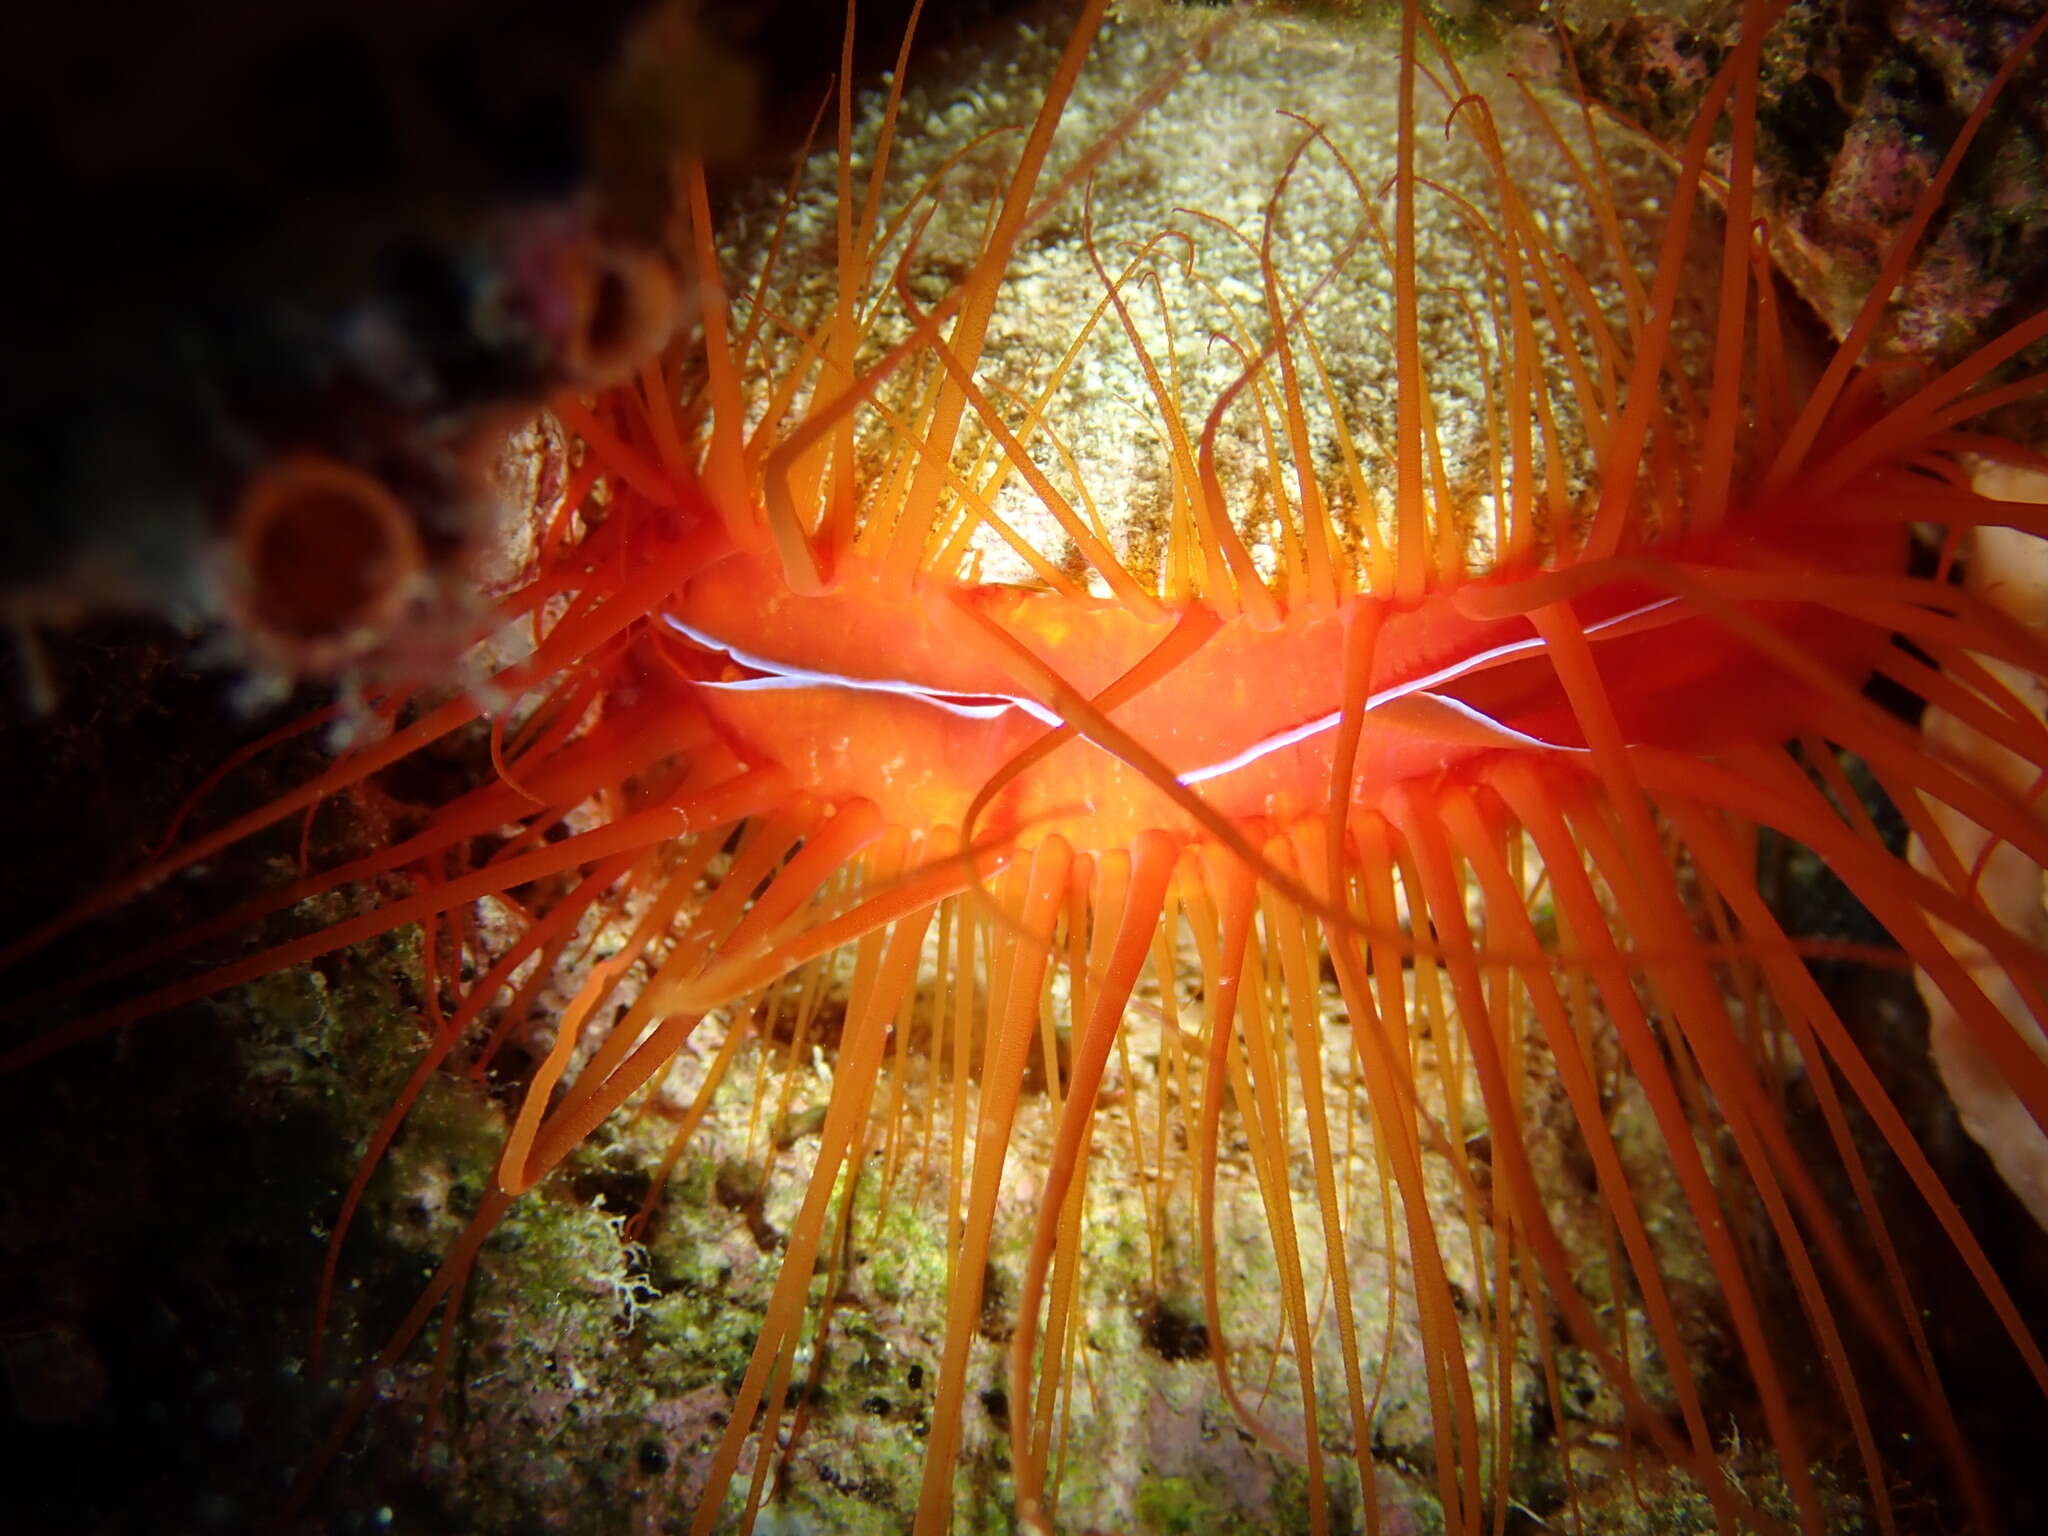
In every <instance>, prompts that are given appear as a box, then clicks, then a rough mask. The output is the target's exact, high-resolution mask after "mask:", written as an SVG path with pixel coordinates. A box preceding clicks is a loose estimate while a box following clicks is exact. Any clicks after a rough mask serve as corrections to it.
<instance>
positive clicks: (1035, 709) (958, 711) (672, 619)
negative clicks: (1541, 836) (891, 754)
mask: <svg viewBox="0 0 2048 1536" xmlns="http://www.w3.org/2000/svg"><path fill="white" fill-rule="evenodd" d="M1678 603H1679V599H1677V598H1675V597H1662V598H1658V599H1657V600H1656V601H1655V602H1652V603H1645V604H1644V605H1643V606H1642V607H1640V608H1633V609H1630V610H1629V611H1628V612H1627V613H1621V614H1616V615H1614V616H1613V617H1612V618H1607V619H1601V620H1599V621H1598V622H1597V623H1593V624H1589V625H1587V626H1586V630H1585V633H1586V636H1587V638H1589V639H1591V638H1592V637H1594V636H1597V635H1602V634H1605V633H1607V632H1608V631H1611V630H1616V629H1620V628H1621V627H1623V626H1624V625H1632V624H1634V623H1635V622H1636V621H1637V620H1640V619H1646V618H1649V617H1651V616H1652V615H1654V614H1657V613H1659V612H1661V611H1663V610H1665V609H1669V608H1674V607H1676V606H1678ZM661 618H662V622H663V623H665V624H666V625H668V627H669V628H670V629H673V630H674V631H675V632H676V633H677V634H679V635H681V636H682V637H683V638H684V639H686V640H688V641H690V642H691V643H692V644H693V645H697V646H701V647H702V648H703V649H705V650H707V651H717V652H719V653H721V654H723V655H725V656H728V657H730V658H731V659H732V661H733V662H735V663H736V664H737V665H739V666H742V667H745V668H746V669H747V670H748V671H750V672H758V673H760V674H761V675H760V676H759V677H745V678H736V679H733V680H731V681H722V682H713V681H705V682H700V683H699V684H698V685H697V686H698V687H700V688H715V689H718V690H720V691H722V692H727V693H770V692H779V691H782V690H787V689H797V688H844V689H848V690H851V691H852V692H855V693H880V694H888V695H890V696H892V697H895V698H902V699H912V700H915V701H916V702H917V703H920V704H928V705H930V706H931V707H932V708H933V709H938V710H943V711H944V712H945V713H947V714H949V715H956V716H959V717H960V718H962V719H966V720H993V719H995V718H997V717H998V716H1000V715H1002V714H1003V713H1004V712H1006V711H1008V710H1012V709H1016V710H1022V711H1023V712H1024V713H1025V714H1027V715H1029V716H1031V717H1032V718H1033V719H1034V720H1039V721H1042V722H1044V723H1045V724H1047V725H1053V726H1057V725H1064V724H1066V722H1065V721H1064V720H1062V719H1061V718H1060V716H1059V715H1058V714H1057V713H1056V712H1054V711H1053V710H1050V709H1047V708H1046V707H1045V706H1044V705H1043V704H1041V703H1039V702H1038V701H1037V700H1036V699H1032V698H1027V697H1025V696H1024V695H1022V694H1013V693H975V694H958V693H945V692H941V691H939V690H937V689H933V688H928V687H926V686H924V685H923V684H920V683H913V682H911V681H909V680H908V679H905V678H892V677H856V676H853V675H851V674H848V673H842V672H820V671H816V670H814V669H812V668H809V667H796V666H791V665H790V664H789V663H788V662H784V661H772V660H770V659H769V658H767V657H765V656H756V655H753V654H752V653H751V652H748V651H743V650H740V649H739V648H738V647H737V646H734V645H733V644H731V643H730V642H729V641H725V640H721V639H719V638H718V637H717V636H716V635H713V634H710V633H709V632H707V631H705V630H701V629H698V628H697V627H696V626H695V625H692V624H686V623H684V622H683V621H682V620H681V619H679V618H677V617H676V616H675V615H674V614H669V613H665V614H663V615H662V616H661ZM1543 648H1544V642H1543V640H1542V639H1541V637H1539V636H1535V635H1531V636H1530V637H1529V638H1527V639H1525V640H1511V641H1509V642H1508V643H1507V644H1505V645H1496V646H1494V647H1492V648H1491V649H1489V650H1484V651H1480V652H1478V653H1477V654H1476V655H1472V656H1466V657H1464V658H1462V659H1460V660H1458V661H1455V662H1452V663H1451V664H1450V665H1448V666H1444V667H1439V668H1438V669H1437V670H1436V671H1434V672H1429V673H1425V674H1424V675H1423V676H1421V677H1415V678H1410V679H1409V680H1408V681H1406V682H1404V683H1397V684H1395V685H1394V686H1393V687H1391V688H1388V689H1385V690H1383V691H1381V692H1379V693H1376V694H1373V695H1372V696H1371V697H1370V698H1368V699H1367V700H1366V701H1365V713H1366V714H1368V715H1369V714H1371V713H1372V712H1373V711H1374V710H1376V709H1380V708H1382V707H1384V706H1385V705H1388V704H1391V703H1393V702H1394V701H1395V700H1397V699H1405V698H1410V697H1414V696H1417V695H1420V696H1421V697H1424V698H1427V699H1430V700H1431V701H1432V702H1434V703H1437V704H1439V705H1442V706H1444V707H1446V708H1448V709H1450V710H1452V711H1453V712H1455V713H1457V714H1461V715H1464V716H1466V717H1467V718H1469V719H1471V720H1473V721H1474V722H1476V723H1478V724H1480V725H1483V726H1485V727H1486V728H1487V729H1488V730H1489V731H1492V732H1494V733H1497V734H1498V735H1500V736H1501V737H1502V738H1503V739H1504V740H1506V741H1513V742H1520V743H1522V744H1524V745H1527V746H1532V747H1543V748H1546V749H1548V750H1550V751H1554V752H1576V751H1582V750H1584V749H1583V748H1578V747H1565V746H1562V745H1560V744H1558V743H1556V742H1551V741H1545V740H1543V739H1542V738H1541V737H1538V736H1531V735H1529V734H1527V733H1526V732H1523V731H1518V730H1515V729H1514V728H1513V727H1512V726H1508V725H1503V724H1502V723H1501V722H1500V721H1498V720H1495V719H1493V718H1492V717H1491V716H1489V715H1487V714H1486V713H1485V712H1484V711H1483V710H1479V709H1475V708H1474V707H1473V706H1472V705H1470V704H1467V703H1466V702H1464V700H1462V699H1455V698H1451V697H1449V696H1448V695H1446V694H1442V693H1438V692H1436V689H1437V688H1438V687H1439V685H1441V684H1443V683H1448V682H1455V681H1457V680H1458V679H1460V678H1466V677H1471V676H1472V675H1474V674H1475V673H1478V672H1483V671H1485V670H1486V669H1487V668H1489V667H1494V666H1498V665H1500V664H1501V663H1503V662H1508V661H1513V660H1516V659H1517V658H1519V657H1523V656H1530V655H1534V654H1535V653H1536V652H1538V651H1541V650H1542V649H1543ZM969 700H975V701H982V700H986V701H987V702H972V703H970V702H969ZM1343 718H1344V711H1343V710H1342V709H1333V710H1331V711H1330V712H1329V713H1328V714H1327V715H1320V716H1318V717H1317V718H1316V719H1313V720H1310V721H1308V722H1307V723H1306V724H1303V725H1295V726H1289V727H1288V728H1287V729H1286V730H1284V731H1277V732H1275V733H1274V734H1273V735H1271V736H1268V737H1266V738H1265V739H1264V740H1262V741H1257V742H1254V743H1252V745H1250V746H1249V747H1246V748H1245V749H1244V750H1243V751H1242V752H1238V753H1236V754H1234V755H1232V756H1230V757H1226V758H1224V759H1223V760H1222V761H1220V762H1214V763H1209V764H1207V765H1205V766H1203V767H1200V768H1192V769H1189V770H1188V771H1187V772H1186V773H1183V774H1181V775H1180V776H1179V782H1180V783H1182V784H1183V785H1195V784H1200V783H1204V782H1205V781H1207V780H1209V779H1220V778H1222V777H1223V776H1224V775H1225V774H1228V773H1235V772H1237V771H1238V769H1240V768H1246V767H1249V766H1250V765H1251V764H1253V763H1255V762H1257V761H1258V760H1259V759H1260V758H1262V757H1270V756H1271V755H1272V754H1273V753H1275V752H1280V751H1284V750H1286V749H1287V748H1288V747H1292V746H1295V745H1298V744H1299V743H1301V742H1304V741H1307V740H1309V739H1310V738H1311V737H1314V736H1320V735H1321V734H1322V733H1323V732H1325V731H1333V730H1335V729H1336V728H1337V726H1338V724H1339V723H1340V722H1341V721H1342V720H1343Z"/></svg>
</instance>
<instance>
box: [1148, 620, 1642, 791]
mask: <svg viewBox="0 0 2048 1536" xmlns="http://www.w3.org/2000/svg"><path fill="white" fill-rule="evenodd" d="M1677 602H1678V599H1677V598H1675V597H1660V598H1658V599H1657V601H1655V602H1654V603H1645V604H1644V605H1643V606H1642V607H1640V608H1633V609H1631V610H1629V611H1628V612H1627V613H1619V614H1616V615H1615V616H1614V617H1613V618H1611V619H1602V620H1600V621H1599V622H1598V623H1597V624H1589V625H1587V626H1586V634H1587V636H1588V638H1590V637H1592V636H1594V635H1598V634H1601V633H1603V632H1604V631H1607V630H1611V629H1617V628H1619V627H1620V626H1622V625H1624V624H1632V623H1634V622H1635V621H1636V620H1637V619H1642V618H1647V617H1649V616H1650V615H1651V614H1654V613H1657V612H1658V611H1660V610H1662V609H1665V608H1670V607H1673V606H1675V605H1676V604H1677ZM1542 649H1543V641H1542V639H1541V638H1540V637H1538V636H1535V635H1531V636H1530V637H1529V638H1528V639H1526V640H1511V641H1509V642H1508V643H1507V644H1506V645H1497V646H1494V647H1493V648H1492V649H1491V650H1486V651H1480V652H1479V653H1478V654H1477V655H1473V656H1467V657H1465V658H1464V659H1463V660H1461V661H1456V662H1453V663H1452V664H1451V665H1449V666H1447V667H1440V668H1439V669H1437V670H1436V671H1434V672H1430V673H1426V674H1425V675H1423V676H1421V677H1417V678H1411V679H1409V680H1408V681H1407V682H1405V683H1397V684H1395V685H1394V686H1393V687H1392V688H1388V689H1386V690H1384V691H1383V692H1380V693H1376V694H1373V695H1372V696H1371V697H1370V698H1368V699H1367V700H1366V701H1365V713H1366V714H1368V715H1369V714H1371V713H1372V712H1373V711H1374V710H1376V709H1378V708H1380V707H1381V706H1382V705H1385V704H1391V703H1393V702H1394V700H1396V699H1405V698H1407V697H1409V696H1410V695H1411V694H1423V695H1425V696H1427V697H1430V698H1434V699H1436V700H1437V702H1439V703H1442V704H1448V705H1450V706H1451V707H1452V708H1453V709H1455V710H1457V711H1458V712H1459V713H1461V714H1466V715H1470V716H1472V717H1473V718H1475V719H1478V720H1482V721H1485V723H1486V724H1487V725H1489V726H1491V727H1492V728H1493V729H1495V730H1497V731H1499V732H1501V733H1502V734H1503V735H1505V736H1510V737H1514V738H1516V739H1518V740H1521V741H1526V742H1528V743H1530V744H1531V745H1533V746H1540V747H1550V748H1552V749H1553V750H1556V751H1565V750H1572V749H1567V748H1563V747H1559V746H1557V745H1556V743H1554V742H1547V741H1542V740H1540V739H1539V738H1537V737H1534V736H1525V735H1523V733H1522V732H1520V731H1517V730H1514V729H1513V728H1512V727H1509V726H1505V725H1502V724H1501V723H1500V722H1499V721H1498V720H1494V719H1490V718H1488V717H1487V716H1486V715H1485V714H1484V713H1483V712H1482V711H1480V710H1477V709H1474V708H1473V707H1472V706H1471V705H1469V704H1466V703H1464V702H1463V701H1461V700H1458V699H1453V698H1448V697H1446V696H1444V695H1442V694H1439V693H1436V692H1435V691H1434V690H1435V689H1436V687H1437V685H1439V684H1441V683H1447V682H1454V681H1456V680H1457V679H1459V678H1463V677H1470V676H1471V675H1472V674H1473V673H1475V672H1481V671H1484V670H1485V669H1486V668H1488V667H1491V666H1495V665H1498V664H1499V663H1501V662H1504V661H1512V660H1514V659H1515V658H1516V657H1520V656H1528V655H1533V654H1534V653H1535V652H1537V651H1540V650H1542ZM1343 718H1344V711H1343V710H1341V709H1333V710H1331V711H1330V712H1329V713H1328V714H1327V715H1322V716H1319V717H1318V718H1316V719H1314V720H1311V721H1309V722H1308V723H1307V724H1305V725H1296V726H1290V727H1288V729H1286V730H1284V731H1280V732H1277V733H1276V734H1274V735H1272V736H1268V737H1267V738H1266V739H1265V740H1264V741H1258V742H1254V743H1252V745H1250V746H1249V747H1246V748H1245V749H1244V750H1243V751H1242V752H1239V753H1237V754H1236V755H1235V756H1233V757H1226V758H1224V759H1223V761H1221V762H1219V763H1210V764H1207V765H1206V766H1204V767H1201V768H1193V769H1190V770H1189V771H1188V772H1186V773H1184V774H1182V775H1180V782H1181V783H1182V784H1200V783H1202V782H1204V781H1205V780H1208V779H1220V778H1222V777H1223V775H1224V774H1226V773H1235V772H1237V770H1238V769H1240V768H1245V767H1249V766H1250V765H1251V764H1253V763H1256V762H1257V761H1258V760H1259V759H1260V758H1262V757H1267V756H1270V755H1271V754H1272V753H1275V752H1279V751H1283V750H1285V749H1286V748H1288V747H1291V746H1294V745H1296V744H1297V743H1299V742H1304V741H1307V740H1308V739H1309V738H1310V737H1311V736H1320V735H1321V734H1322V733H1323V732H1324V731H1334V730H1335V729H1336V728H1337V725H1338V723H1339V722H1340V721H1341V720H1342V719H1343Z"/></svg>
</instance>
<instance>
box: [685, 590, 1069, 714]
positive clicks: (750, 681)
mask: <svg viewBox="0 0 2048 1536" xmlns="http://www.w3.org/2000/svg"><path fill="white" fill-rule="evenodd" d="M661 618H662V622H663V623H665V624H666V625H668V627H669V628H670V629H673V630H674V631H675V632H676V633H677V634H679V635H681V636H682V637H683V638H684V639H686V640H688V641H690V642H691V643H692V644H694V645H699V646H702V647H703V648H704V649H705V650H707V651H719V652H722V653H723V654H724V655H726V656H729V657H731V658H732V660H733V661H734V662H736V663H737V664H738V665H740V666H742V667H745V668H746V669H747V670H748V671H750V672H759V673H760V674H761V676H759V677H743V678H736V679H733V680H731V681H729V682H709V681H707V682H700V683H699V684H698V685H697V686H698V687H700V688H716V689H719V690H721V691H723V692H726V693H771V692H779V691H781V690H784V689H791V688H845V689H850V690H851V691H853V692H855V693H886V694H890V695H892V696H894V697H896V698H899V699H914V700H915V701H917V702H918V703H920V704H929V705H930V706H931V707H932V708H933V709H939V710H944V711H945V712H946V713H947V714H949V715H958V716H960V717H961V718H962V719H965V720H993V719H995V718H996V717H997V716H998V715H1001V714H1003V713H1005V712H1006V711H1008V710H1012V709H1020V710H1022V711H1023V712H1024V713H1025V714H1027V715H1029V716H1031V717H1032V718H1033V719H1034V720H1042V721H1044V722H1045V724H1047V725H1064V724H1065V723H1066V722H1065V721H1063V720H1062V719H1060V717H1059V716H1058V715H1057V714H1055V713H1054V712H1053V711H1051V710H1049V709H1047V708H1046V707H1045V706H1044V705H1043V704H1041V703H1039V702H1038V701H1037V700H1036V699H1029V698H1025V697H1023V696H1022V695H1020V694H1014V693H973V694H959V693H945V692H941V691H940V690H938V689H934V688H927V687H925V686H923V685H922V684H920V683H913V682H910V681H908V680H906V679H903V678H894V677H855V676H852V675H850V674H847V673H841V672H819V671H815V670H813V669H811V668H808V667H793V666H791V665H790V664H789V663H788V662H786V661H771V660H769V659H768V658H767V657H765V656H755V655H752V654H750V653H749V652H746V651H743V650H740V649H739V648H738V647H737V646H735V645H733V644H731V643H730V642H729V641H725V640H721V639H719V638H718V637H717V636H716V635H713V634H708V633H706V632H705V631H704V630H701V629H698V628H696V627H695V626H694V625H690V624H685V623H684V622H683V621H682V620H681V619H679V618H677V617H676V616H675V615H674V614H670V613H665V614H663V615H662V616H661ZM969 699H974V700H987V701H988V702H986V703H979V702H977V703H969V702H967V701H968V700H969Z"/></svg>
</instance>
